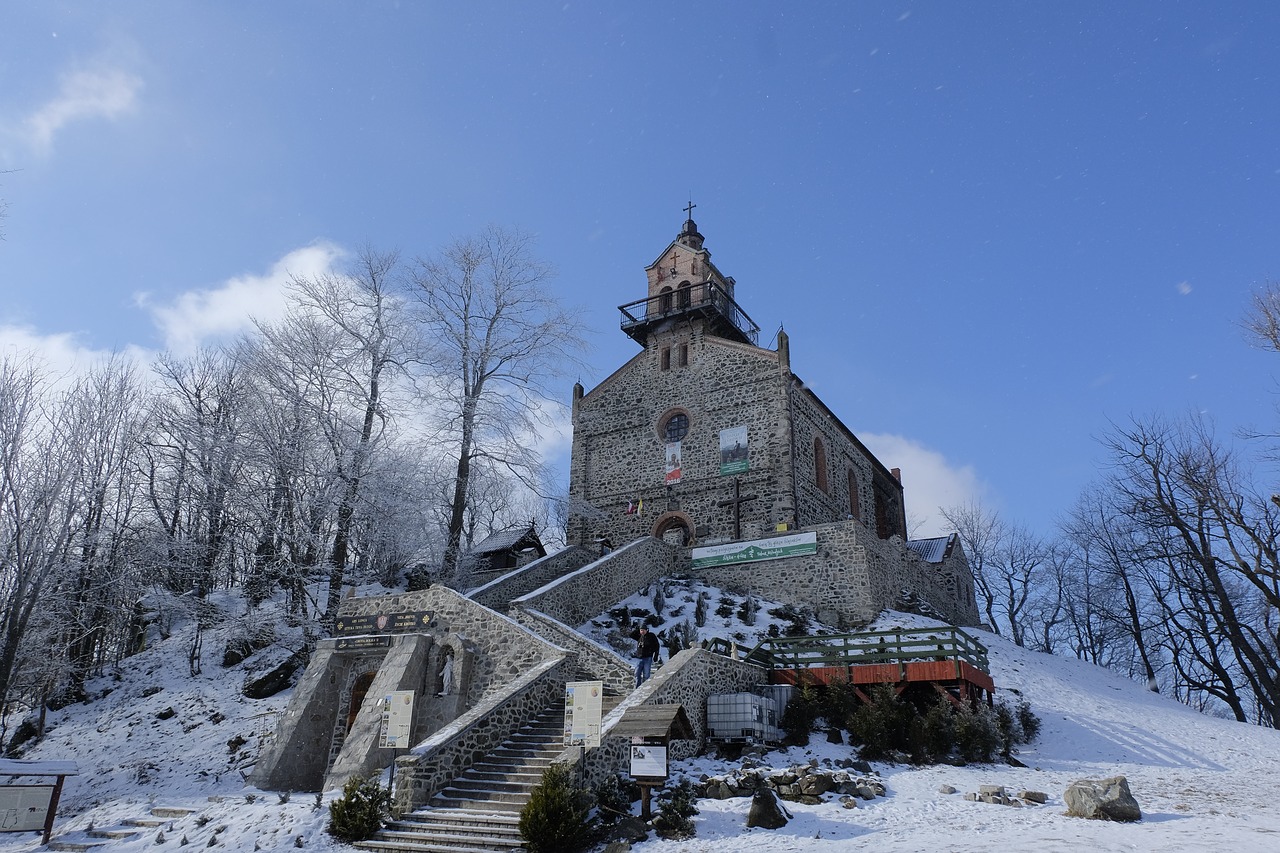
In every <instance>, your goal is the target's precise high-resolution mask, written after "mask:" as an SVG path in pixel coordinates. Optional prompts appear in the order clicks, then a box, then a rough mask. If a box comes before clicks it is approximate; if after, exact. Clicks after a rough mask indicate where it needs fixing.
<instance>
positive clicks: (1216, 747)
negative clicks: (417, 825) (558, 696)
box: [0, 586, 1280, 853]
mask: <svg viewBox="0 0 1280 853" xmlns="http://www.w3.org/2000/svg"><path fill="white" fill-rule="evenodd" d="M698 591H700V590H698V589H697V588H696V587H693V586H690V587H688V588H686V589H683V590H676V591H675V594H674V595H672V596H668V603H669V607H668V608H667V612H666V614H665V616H666V619H665V621H664V625H663V627H669V626H670V625H672V624H675V622H676V621H681V622H682V621H683V620H684V619H685V618H690V619H691V618H692V615H693V606H692V602H690V601H685V600H684V598H685V596H686V595H688V594H692V595H694V596H695V597H696V594H697V592H698ZM708 594H709V597H710V600H711V601H710V603H711V604H712V607H711V609H710V615H709V618H708V625H707V626H706V628H705V629H704V631H703V632H702V634H701V636H702V637H707V636H724V637H731V636H732V635H733V634H735V633H740V634H743V635H744V638H745V639H746V640H747V642H745V643H742V642H741V641H740V644H741V645H744V646H745V647H747V648H750V646H751V645H754V641H753V638H754V637H755V636H758V635H759V634H761V633H763V632H765V631H766V630H767V627H768V625H769V623H771V622H774V623H777V622H779V620H778V619H777V618H774V617H769V616H768V615H767V612H766V611H767V610H768V609H769V608H770V607H772V606H774V605H773V604H772V603H763V602H762V606H761V610H760V613H759V616H758V619H757V624H756V625H755V626H743V625H742V623H741V621H740V620H737V617H736V616H734V617H729V618H725V617H715V616H714V611H715V609H716V606H718V605H719V602H720V599H721V598H722V597H723V594H722V593H721V592H720V591H719V590H708ZM730 597H731V598H733V599H735V600H736V601H737V602H739V603H740V602H741V600H742V597H741V596H730ZM673 599H678V601H676V600H673ZM218 604H219V606H221V607H222V608H223V610H224V611H225V612H228V613H232V614H236V613H239V612H242V610H243V605H241V604H238V603H237V602H236V601H235V600H234V599H223V600H221V601H219V602H218ZM628 604H629V605H633V606H635V607H637V608H649V607H651V605H650V604H648V603H646V602H645V600H644V599H643V598H641V597H636V598H635V599H633V600H632V601H629V602H628ZM680 604H683V605H684V606H685V610H684V611H683V613H682V614H681V615H680V616H676V617H672V616H670V610H671V609H674V608H675V607H678V606H680ZM237 608H240V610H237ZM597 621H599V622H601V623H602V625H603V623H604V622H606V621H607V617H605V618H602V619H600V620H597ZM931 624H936V623H931V622H929V621H928V620H925V619H922V618H921V617H915V616H909V615H905V614H886V616H885V617H882V619H881V620H880V621H879V622H878V623H877V624H876V625H875V626H874V627H876V628H888V627H893V626H894V625H901V626H902V627H925V626H928V625H931ZM818 627H820V626H818ZM592 629H593V631H594V632H595V633H596V635H597V637H598V638H602V637H604V635H605V634H607V633H608V628H607V627H596V626H592ZM977 636H978V637H979V639H980V640H981V641H982V642H984V643H986V644H987V645H988V647H989V648H990V650H991V665H992V675H993V677H994V678H995V682H996V686H997V691H998V694H1000V695H1004V696H1011V697H1012V696H1018V695H1020V696H1022V697H1025V698H1026V699H1027V700H1029V702H1030V703H1031V706H1032V709H1033V710H1034V711H1035V713H1036V714H1037V715H1039V717H1040V718H1041V720H1042V722H1043V728H1042V731H1041V733H1040V737H1039V738H1038V740H1037V741H1036V742H1035V743H1033V744H1031V745H1029V746H1026V747H1023V750H1022V752H1021V753H1020V754H1019V756H1018V758H1019V759H1020V760H1021V761H1022V762H1023V763H1025V764H1026V765H1027V766H1026V767H1025V768H1015V767H1009V766H1004V765H982V766H974V767H964V768H957V767H931V768H913V767H909V766H902V765H899V766H893V765H888V764H877V765H875V766H876V768H877V770H878V771H879V772H880V774H881V776H882V777H883V778H884V780H885V783H886V785H887V787H888V795H887V796H886V797H884V798H880V799H877V800H875V801H872V802H866V803H862V804H861V805H860V806H859V808H857V809H852V810H846V809H844V808H842V807H841V806H840V804H839V803H838V802H837V801H836V800H835V799H834V798H831V800H830V801H829V802H827V803H824V804H823V805H819V806H806V805H801V804H798V803H788V804H787V807H788V808H789V809H790V810H791V812H792V813H793V814H794V816H795V817H794V819H793V820H792V821H791V822H790V823H789V824H788V825H787V826H786V827H785V828H783V829H781V830H777V831H768V830H760V829H755V830H747V829H745V823H746V813H747V808H748V805H749V800H748V799H735V800H723V801H717V800H701V801H699V803H698V807H699V809H700V810H701V813H700V814H699V815H698V816H697V817H696V818H695V819H694V821H695V825H696V827H697V833H698V834H697V837H696V838H695V839H693V840H690V841H685V842H664V841H659V840H656V839H655V840H651V841H647V842H643V843H641V844H638V845H636V846H635V848H634V849H635V850H636V851H638V852H639V853H669V851H713V850H714V851H716V853H731V851H744V853H776V851H799V850H805V851H812V852H813V853H821V851H845V850H863V849H865V850H876V851H889V853H895V851H897V853H907V851H912V853H914V851H923V850H930V851H956V853H962V851H1023V850H1035V851H1037V853H1054V851H1081V850H1089V851H1132V850H1141V851H1222V850H1231V851H1233V853H1250V851H1259V853H1261V851H1275V850H1278V849H1280V781H1278V780H1277V775H1276V768H1277V766H1280V732H1277V731H1275V730H1270V729H1261V728H1258V727H1254V726H1247V725H1242V724H1239V723H1234V722H1231V721H1228V720H1223V719H1216V718H1213V717H1208V716H1205V715H1202V714H1199V713H1197V712H1195V711H1192V710H1190V709H1188V708H1186V707H1185V706H1182V705H1180V704H1178V703H1176V702H1173V701H1171V700H1169V699H1167V698H1164V697H1161V696H1158V695H1155V694H1152V693H1149V692H1147V691H1145V690H1143V689H1142V687H1141V686H1140V685H1137V684H1134V683H1132V682H1129V681H1127V680H1125V679H1123V678H1120V677H1119V676H1116V675H1113V674H1111V673H1109V672H1107V671H1105V670H1101V669H1098V668H1096V667H1092V666H1088V665H1085V664H1082V663H1080V662H1078V661H1073V660H1067V659H1062V658H1055V657H1050V656H1046V655H1041V654H1037V653H1033V652H1027V651H1025V650H1022V649H1019V648H1017V647H1015V646H1013V645H1011V644H1009V643H1007V642H1005V641H1003V640H1001V639H1000V638H998V637H993V636H990V635H987V634H980V633H979V634H977ZM191 640H192V633H191V626H190V624H181V623H180V622H177V623H175V625H174V627H173V633H172V636H171V637H170V639H168V640H165V641H163V642H160V643H154V644H153V645H152V648H151V649H149V650H148V651H147V652H145V653H143V654H140V655H137V656H136V657H133V658H129V659H128V660H126V661H124V662H123V663H122V664H121V666H120V667H119V671H118V673H112V674H108V675H107V676H105V677H103V678H100V679H97V680H95V681H94V682H93V683H92V684H91V685H90V691H91V694H92V695H93V696H95V697H96V698H95V699H94V700H93V701H91V702H88V703H82V704H78V705H73V706H70V707H67V708H64V709H61V710H59V711H55V712H50V716H49V726H50V731H49V733H48V734H47V736H46V737H45V739H44V740H43V741H42V742H41V743H40V744H38V745H37V746H35V747H33V748H32V749H30V750H29V751H28V752H27V753H25V754H24V755H22V756H21V757H22V758H28V759H72V760H75V761H76V762H78V763H79V765H80V769H81V775H80V776H78V777H75V778H74V779H71V780H69V781H68V789H67V792H66V794H65V795H64V798H63V807H62V809H61V815H60V817H59V819H58V821H57V823H56V826H55V835H58V836H62V835H66V834H68V833H72V834H74V833H75V832H76V831H82V830H83V829H85V828H86V827H87V826H89V824H90V823H92V824H93V825H94V826H96V827H99V828H102V827H107V826H111V825H115V824H117V823H119V822H120V821H121V820H123V819H125V818H130V817H142V816H144V815H145V814H146V813H147V811H148V809H149V808H150V807H151V806H152V805H168V806H186V807H189V808H193V809H196V810H197V811H196V813H194V814H192V815H189V816H187V817H183V818H176V819H172V820H170V821H168V822H167V823H166V825H164V826H162V827H157V828H151V829H146V830H142V831H141V832H140V834H139V835H138V836H137V837H136V838H134V839H132V840H127V841H120V842H115V843H113V844H110V845H108V846H107V847H106V848H105V850H106V851H107V853H142V851H155V853H163V851H166V850H174V851H176V850H177V849H178V848H179V847H183V846H185V847H186V848H187V849H195V848H196V847H200V848H203V847H206V846H210V839H211V838H213V837H215V836H216V841H215V842H214V844H213V846H215V847H217V848H220V849H225V850H237V851H240V850H243V851H252V850H261V851H268V853H272V852H273V851H274V852H275V853H284V851H288V850H294V849H297V847H298V845H299V844H300V845H301V846H302V847H303V848H305V849H307V850H319V851H336V850H350V849H351V848H349V847H346V846H344V845H341V844H339V843H337V842H335V841H333V840H332V839H331V838H330V837H329V836H328V835H326V834H325V832H324V827H325V823H326V821H327V817H328V808H327V804H328V802H329V800H330V799H331V798H332V793H329V794H326V795H325V797H324V802H323V804H322V807H321V808H320V809H318V810H317V809H315V805H316V797H315V795H314V794H295V795H293V796H291V797H289V798H287V801H282V800H283V799H284V798H283V797H282V796H281V795H278V794H276V793H273V792H262V791H253V790H251V789H246V788H245V787H244V785H243V775H242V774H244V773H246V772H247V771H248V769H249V767H250V762H251V761H252V760H253V756H255V755H256V754H257V750H258V749H259V747H260V744H261V742H262V739H263V738H264V737H269V736H270V734H271V733H272V732H273V731H274V729H275V723H276V717H277V715H278V713H279V712H280V711H281V710H282V709H283V707H284V705H285V704H286V703H287V700H288V695H287V694H281V695H279V696H275V697H272V698H270V699H264V700H250V699H246V698H244V697H243V696H242V695H241V693H240V688H241V686H242V684H243V682H244V678H245V670H244V668H243V667H242V666H237V667H232V668H228V669H224V668H223V667H222V666H221V665H220V661H221V656H222V648H223V644H224V641H225V634H224V632H223V631H222V630H211V631H208V632H206V636H205V638H204V646H203V671H202V673H201V674H200V675H199V676H196V677H195V678H190V677H188V663H187V650H188V649H189V648H190V643H191ZM280 651H281V650H276V653H277V654H278V653H279V652H280ZM258 654H259V655H263V656H267V655H270V654H272V652H271V651H270V650H267V651H264V652H260V653H258ZM665 658H666V655H665V654H664V659H665ZM253 661H254V658H250V660H249V663H250V665H252V664H253ZM157 688H158V689H157ZM1015 691H1016V693H1015ZM169 708H172V709H173V711H174V713H173V714H172V715H169V714H168V709H169ZM238 738H244V740H245V743H244V745H243V746H241V747H240V748H239V749H237V750H235V751H234V752H233V750H232V749H231V748H230V746H229V742H230V741H234V740H236V739H238ZM850 754H851V749H850V747H848V746H840V745H832V744H828V743H826V742H825V739H824V738H822V737H821V736H819V737H817V738H815V739H814V740H813V741H812V742H811V744H810V746H809V747H808V748H792V749H790V750H788V751H786V752H785V753H781V752H780V753H771V754H770V755H769V756H768V757H767V760H768V761H769V762H770V763H771V764H773V765H774V766H777V767H785V766H787V765H789V764H794V763H799V762H802V761H808V760H810V759H816V760H819V761H822V760H824V759H831V760H834V759H835V758H839V757H848V756H849V755H850ZM729 766H730V765H727V764H724V763H720V762H716V761H713V760H711V759H709V758H698V759H694V760H691V761H689V762H684V763H682V764H680V765H678V766H677V767H676V770H677V772H680V773H685V774H688V775H691V776H694V777H695V778H696V777H698V776H700V775H702V774H708V775H710V774H714V773H718V772H724V771H725V770H726V769H728V767H729ZM1114 775H1124V776H1126V777H1128V779H1129V784H1130V787H1131V789H1132V791H1133V794H1134V796H1135V797H1136V798H1137V800H1138V802H1139V804H1140V805H1141V807H1142V811H1143V815H1144V818H1143V820H1142V821H1141V822H1140V823H1137V824H1110V823H1100V822H1094V821H1084V820H1080V819H1077V818H1068V817H1066V816H1064V814H1063V811H1064V807H1063V803H1062V793H1063V791H1064V790H1065V789H1066V787H1067V786H1068V785H1069V784H1070V783H1071V782H1072V781H1074V780H1076V779H1080V778H1103V777H1107V776H1114ZM944 784H945V785H951V786H953V787H955V788H957V789H959V791H960V793H957V794H949V795H948V794H942V793H939V788H940V787H941V786H942V785H944ZM991 784H994V785H1004V786H1006V787H1008V788H1009V789H1010V790H1011V791H1016V790H1018V789H1020V788H1027V789H1031V790H1038V791H1043V792H1045V793H1046V794H1048V795H1049V802H1048V803H1047V804H1046V805H1043V806H1027V807H1024V808H1013V807H1008V806H997V805H988V804H985V803H976V802H968V801H966V800H964V799H963V794H964V793H965V792H968V791H976V790H977V789H978V787H979V786H980V785H991ZM210 797H220V798H224V799H222V801H221V802H213V801H211V800H210ZM248 798H252V799H253V801H252V802H247V799H248ZM184 839H185V841H186V845H184V844H183V840H184ZM36 849H39V836H38V835H33V834H27V833H24V834H0V853H16V851H33V850H36Z"/></svg>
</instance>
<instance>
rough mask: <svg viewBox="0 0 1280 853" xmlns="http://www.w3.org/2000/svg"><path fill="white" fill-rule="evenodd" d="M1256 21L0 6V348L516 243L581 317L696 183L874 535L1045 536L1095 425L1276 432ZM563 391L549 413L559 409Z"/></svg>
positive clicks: (181, 328) (1148, 8)
mask: <svg viewBox="0 0 1280 853" xmlns="http://www.w3.org/2000/svg"><path fill="white" fill-rule="evenodd" d="M1277 44H1280V4H1276V3H1271V2H1254V3H1247V2H1236V3H1220V4H1219V3H1212V4H1211V3H1179V2H1158V3H1148V2H1133V3H1123V4H1113V3H1036V2H988V3H964V4H961V3H943V2H933V3H864V2H859V3H854V2H847V3H845V2H842V3H825V4H824V3H812V4H780V3H769V4H765V3H698V4H690V3H620V2H619V3H583V2H576V3H558V4H551V3H514V2H510V3H475V2H468V3H453V4H440V3H408V2H405V3H376V2H368V3H354V2H353V3H335V2H310V3H294V2H272V3H248V2H216V3H215V2H204V3H185V2H168V3H156V2H150V3H141V2H127V0H126V2H113V3H88V2H84V3H58V2H31V0H10V2H7V3H5V4H4V6H3V8H2V9H0V169H4V170H10V171H9V172H8V173H7V174H3V175H0V199H3V200H4V201H5V202H6V203H7V216H6V218H5V219H4V220H3V221H2V222H0V227H2V228H3V231H4V241H3V242H0V292H2V293H3V299H2V300H0V345H4V346H7V347H10V348H13V347H37V348H40V349H42V350H44V351H45V352H46V353H48V354H50V358H52V359H58V358H64V357H70V354H72V353H75V352H79V353H81V354H82V355H85V354H91V353H93V352H100V351H109V350H124V349H131V348H132V349H135V350H136V351H137V352H139V353H142V354H145V353H146V352H148V351H154V350H157V349H159V348H162V347H165V346H169V347H174V348H178V349H182V348H184V347H189V346H193V345H195V344H196V343H199V342H201V341H210V340H215V339H216V338H217V337H218V336H219V335H225V334H228V333H231V332H234V331H236V330H238V329H239V328H242V327H243V324H244V322H245V318H246V317H247V316H248V315H249V314H250V313H258V314H269V313H270V312H271V311H272V310H275V308H274V307H273V306H276V305H278V303H279V285H280V283H281V282H282V281H283V280H284V278H285V277H286V276H287V274H288V272H302V273H307V272H313V271H317V270H320V269H324V268H327V267H328V266H330V265H332V264H335V263H340V262H341V257H342V253H343V252H350V251H353V250H355V249H357V248H358V247H359V246H361V245H363V244H366V243H368V244H371V245H374V246H377V247H382V248H398V249H400V250H401V251H402V252H404V253H405V254H407V255H409V256H413V255H417V254H428V253H431V252H432V251H434V250H435V249H437V248H438V247H440V246H441V245H442V244H444V243H445V242H447V241H448V240H449V239H451V238H453V237H456V236H460V235H466V234H469V233H474V232H476V231H478V230H479V229H481V228H483V227H484V226H485V225H487V224H489V223H498V224H502V225H508V226H518V227H521V228H524V229H527V230H529V231H532V232H534V233H536V234H537V235H539V238H540V248H541V253H542V255H543V256H544V257H545V258H546V259H547V260H549V261H551V262H552V263H554V264H555V265H556V267H557V268H558V269H559V276H558V278H557V281H556V287H557V288H558V289H559V291H560V292H561V294H562V295H563V297H564V298H565V300H566V301H568V302H570V303H571V304H577V305H581V306H582V307H583V308H584V309H585V314H584V316H585V318H586V321H587V323H588V325H589V326H590V327H591V328H592V329H593V330H594V332H593V334H592V343H593V344H594V351H593V354H592V356H591V365H592V366H591V367H590V368H588V369H587V370H585V371H584V374H583V376H582V381H583V383H584V384H585V385H587V387H591V386H592V385H594V384H595V383H596V382H598V381H599V380H600V379H602V378H604V377H605V376H606V375H608V373H609V372H610V371H611V370H612V369H614V368H615V367H616V366H618V365H620V364H621V363H622V362H623V361H625V360H626V359H627V358H628V357H630V355H632V354H633V353H634V352H635V345H634V344H633V343H632V342H631V341H630V340H629V339H628V338H627V337H626V336H625V335H623V334H622V333H621V332H620V331H618V328H617V327H618V313H617V310H616V306H618V305H619V304H621V303H624V302H628V301H631V300H633V299H637V298H640V297H641V296H643V295H644V275H643V268H644V267H645V266H646V265H647V264H648V263H650V262H651V261H652V260H653V259H654V258H655V257H657V255H658V253H659V252H660V251H661V250H662V249H663V248H664V247H665V246H666V245H667V243H668V242H669V241H670V240H671V239H673V238H674V237H675V235H676V233H677V232H678V231H679V228H680V225H681V222H682V221H683V216H684V214H683V213H682V210H681V209H682V208H683V207H684V205H685V204H686V203H687V200H688V199H689V198H690V196H692V198H693V201H694V202H695V203H696V204H697V205H698V207H697V209H696V211H695V219H696V220H697V222H698V225H699V227H700V230H701V231H702V233H703V234H704V235H706V238H707V248H708V249H710V250H711V252H712V255H713V258H714V261H715V262H716V264H717V266H719V268H720V269H721V270H723V271H724V272H725V273H726V274H728V275H732V276H734V277H735V278H736V279H737V281H738V290H737V293H738V298H739V302H740V303H741V304H742V305H743V307H744V308H745V309H746V310H747V312H748V313H750V314H751V316H752V317H753V318H754V319H755V320H756V322H757V323H759V325H760V326H761V328H762V333H761V343H762V344H763V343H767V342H769V341H770V339H771V338H772V337H773V335H774V333H775V332H776V330H777V329H778V327H779V326H780V325H781V326H785V328H786V330H787V332H788V334H789V335H790V336H791V341H792V364H793V367H794V369H795V370H796V372H797V373H798V375H799V376H800V377H801V378H803V379H804V380H805V381H806V382H807V383H809V384H810V385H811V386H812V387H813V388H814V389H815V390H816V391H817V392H818V393H819V395H821V396H822V397H823V399H824V400H825V401H826V402H827V403H828V405H830V406H831V407H832V408H833V409H834V410H835V411H836V412H837V413H839V414H840V415H841V416H842V417H843V418H844V420H845V421H846V423H848V424H849V426H850V427H852V428H853V429H854V430H855V431H856V432H858V433H859V434H860V435H862V436H864V438H866V439H867V440H868V443H869V444H871V446H872V447H873V448H874V449H876V450H877V452H879V453H880V455H881V457H882V458H883V460H884V461H885V462H886V464H888V465H890V466H896V467H901V468H902V469H903V478H904V484H905V487H906V490H907V501H908V511H909V513H910V514H912V515H915V516H917V517H918V518H921V519H923V520H925V521H926V525H925V529H923V531H922V532H926V533H928V532H933V530H934V527H935V525H933V523H932V522H931V521H929V520H928V519H929V517H930V516H932V514H933V512H932V511H933V509H934V508H935V507H936V505H937V504H938V503H945V504H951V503H955V502H956V501H958V500H962V499H965V498H966V497H969V496H976V497H979V498H981V499H982V500H984V501H985V502H986V503H988V504H989V505H991V506H992V507H994V508H996V509H998V510H999V511H1001V512H1002V513H1003V514H1004V515H1005V516H1006V517H1007V518H1009V519H1010V520H1014V521H1021V522H1025V523H1027V524H1028V525H1030V526H1032V527H1033V528H1036V529H1039V530H1047V529H1048V528H1049V526H1050V525H1051V523H1052V521H1053V519H1054V517H1055V516H1056V515H1057V514H1058V513H1060V512H1062V511H1063V510H1065V509H1066V508H1068V507H1069V506H1070V504H1071V503H1072V501H1073V500H1074V499H1075V497H1076V496H1077V494H1078V493H1079V491H1080V489H1081V487H1083V486H1084V485H1085V484H1086V483H1088V482H1089V481H1090V480H1091V479H1093V478H1094V477H1095V476H1096V475H1097V472H1098V464H1099V462H1100V460H1101V458H1102V453H1101V450H1100V448H1099V445H1098V444H1097V442H1096V436H1098V435H1099V434H1101V433H1102V432H1104V431H1105V430H1106V429H1107V427H1108V423H1109V422H1110V421H1124V420H1126V419H1127V418H1129V417H1130V416H1131V415H1145V414H1149V413H1152V412H1157V411H1160V412H1168V413H1172V414H1175V415H1176V414H1181V413H1185V412H1188V411H1203V412H1206V413H1208V414H1209V415H1211V416H1213V417H1214V418H1215V419H1216V421H1217V422H1218V424H1219V426H1220V428H1221V429H1222V430H1223V431H1224V432H1229V431H1230V430H1231V429H1233V428H1235V427H1237V426H1240V425H1243V424H1251V425H1255V426H1259V427H1274V424H1275V421H1276V413H1275V410H1274V407H1275V404H1276V402H1277V397H1276V390H1277V388H1276V384H1275V381H1274V375H1275V374H1276V368H1277V367H1280V361H1277V356H1275V355H1268V354H1266V353H1263V352H1260V351H1257V350H1254V349H1251V348H1250V347H1249V346H1248V344H1247V343H1246V342H1245V341H1244V339H1243V338H1242V336H1241V334H1240V331H1239V328H1238V322H1239V320H1240V317H1241V315H1242V314H1243V312H1244V310H1245V308H1246V306H1247V303H1248V298H1249V294H1250V292H1251V291H1252V290H1253V289H1255V288H1257V287H1259V286H1260V285H1262V284H1263V283H1265V282H1267V281H1269V280H1277V279H1280V256H1278V255H1277V247H1280V70H1277V62H1276V45H1277ZM568 385H569V383H566V387H565V399H566V401H567V399H568V396H569V387H568Z"/></svg>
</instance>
